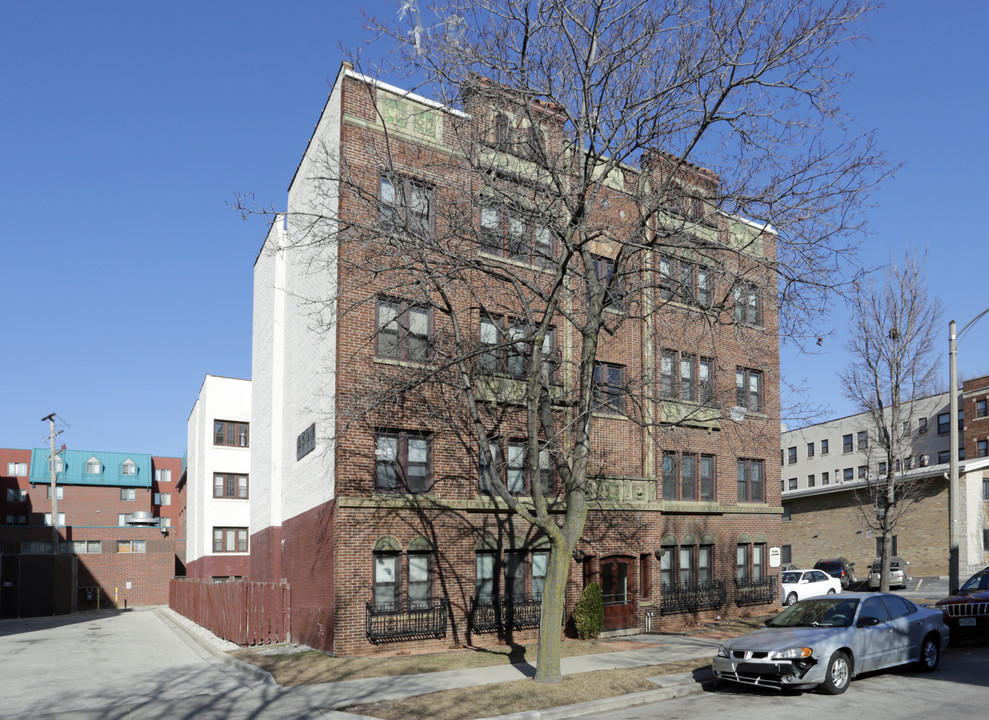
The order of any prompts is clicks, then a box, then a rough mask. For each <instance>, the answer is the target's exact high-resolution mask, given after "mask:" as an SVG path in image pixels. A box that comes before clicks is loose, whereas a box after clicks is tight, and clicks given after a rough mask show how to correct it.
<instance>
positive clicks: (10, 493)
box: [7, 488, 27, 503]
mask: <svg viewBox="0 0 989 720" xmlns="http://www.w3.org/2000/svg"><path fill="white" fill-rule="evenodd" d="M7 502H13V503H22V502H27V488H7Z"/></svg>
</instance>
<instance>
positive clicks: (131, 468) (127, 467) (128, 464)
mask: <svg viewBox="0 0 989 720" xmlns="http://www.w3.org/2000/svg"><path fill="white" fill-rule="evenodd" d="M120 472H121V474H123V475H137V465H136V464H135V463H134V461H133V460H131V459H130V458H127V459H126V460H124V462H123V464H122V465H121V466H120Z"/></svg>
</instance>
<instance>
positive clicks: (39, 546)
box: [21, 540, 52, 555]
mask: <svg viewBox="0 0 989 720" xmlns="http://www.w3.org/2000/svg"><path fill="white" fill-rule="evenodd" d="M51 552H52V541H51V540H21V555H51Z"/></svg>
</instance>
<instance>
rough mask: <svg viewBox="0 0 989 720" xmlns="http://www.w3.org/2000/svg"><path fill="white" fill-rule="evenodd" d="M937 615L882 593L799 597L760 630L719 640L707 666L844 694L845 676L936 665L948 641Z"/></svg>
mask: <svg viewBox="0 0 989 720" xmlns="http://www.w3.org/2000/svg"><path fill="white" fill-rule="evenodd" d="M948 635H949V631H948V628H947V627H946V626H945V624H944V617H943V616H942V615H941V613H939V612H938V611H937V610H934V609H932V608H923V607H919V606H917V605H914V604H913V603H912V602H910V601H909V600H907V599H906V598H903V597H900V596H899V595H891V594H888V593H844V594H841V595H826V596H824V597H816V598H810V599H808V600H800V601H798V602H796V603H794V604H793V605H790V606H789V607H788V608H786V609H785V610H784V611H783V612H781V613H780V614H779V615H777V616H776V617H775V618H773V619H772V620H770V621H769V622H767V623H766V627H765V628H763V629H762V630H756V631H755V632H751V633H749V634H748V635H742V636H741V637H737V638H733V639H731V640H726V641H725V643H724V644H723V645H722V646H721V647H720V648H718V654H717V656H716V657H715V658H714V660H713V661H712V663H711V669H712V670H713V671H714V676H715V677H716V678H717V679H718V680H721V681H729V682H734V683H741V684H743V685H757V686H759V687H768V688H774V689H776V690H782V689H784V688H792V689H794V690H796V689H809V688H813V687H819V688H820V689H821V690H822V691H823V692H825V693H827V694H828V695H838V694H839V693H843V692H845V690H846V689H847V688H848V683H849V682H850V681H851V679H852V678H853V677H855V676H856V675H859V674H861V673H865V672H873V671H875V670H882V669H884V668H888V667H892V666H894V665H903V664H906V663H916V664H917V667H918V668H919V669H920V670H924V671H928V672H929V671H931V670H934V669H935V668H937V666H938V660H940V658H941V651H942V650H943V649H944V647H945V646H946V645H947V644H948Z"/></svg>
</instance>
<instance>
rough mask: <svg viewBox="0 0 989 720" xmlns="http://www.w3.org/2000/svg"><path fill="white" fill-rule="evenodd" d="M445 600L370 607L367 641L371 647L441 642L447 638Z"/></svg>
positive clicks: (376, 604)
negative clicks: (435, 639)
mask: <svg viewBox="0 0 989 720" xmlns="http://www.w3.org/2000/svg"><path fill="white" fill-rule="evenodd" d="M447 614H448V613H447V602H446V598H440V599H437V600H429V601H417V602H414V603H407V602H401V603H375V602H374V601H368V603H367V623H366V627H367V639H368V640H370V641H371V642H372V643H382V642H395V641H398V640H419V639H423V638H441V637H444V636H445V635H446V623H447Z"/></svg>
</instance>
